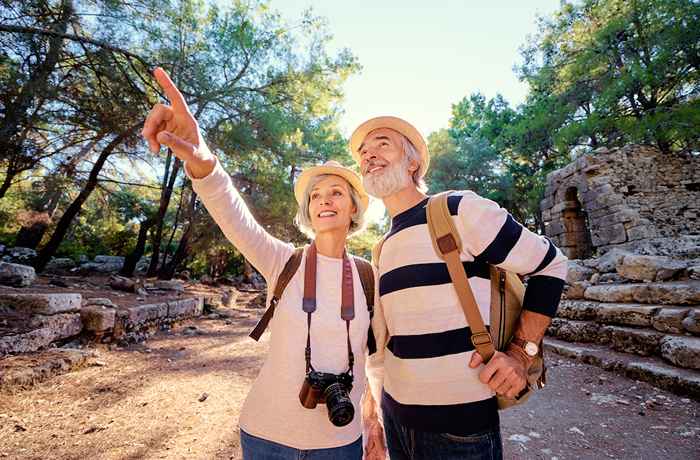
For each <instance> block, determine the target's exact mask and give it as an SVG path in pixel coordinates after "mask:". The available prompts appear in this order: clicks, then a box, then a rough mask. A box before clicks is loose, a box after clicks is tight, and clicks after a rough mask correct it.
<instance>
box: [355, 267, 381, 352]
mask: <svg viewBox="0 0 700 460" xmlns="http://www.w3.org/2000/svg"><path fill="white" fill-rule="evenodd" d="M353 259H355V266H356V267H357V273H358V274H359V275H360V283H361V284H362V290H364V291H365V299H366V300H367V310H368V311H369V320H370V326H369V332H368V333H367V348H368V350H369V354H370V355H371V354H373V353H374V352H376V351H377V341H376V339H375V338H374V332H373V331H372V317H373V316H374V271H373V270H372V264H370V263H369V262H368V261H366V260H365V259H363V258H362V257H357V256H353Z"/></svg>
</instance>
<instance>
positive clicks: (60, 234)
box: [34, 120, 143, 272]
mask: <svg viewBox="0 0 700 460" xmlns="http://www.w3.org/2000/svg"><path fill="white" fill-rule="evenodd" d="M142 124H143V120H139V122H138V123H136V124H134V125H132V126H131V127H130V128H129V129H127V130H126V131H124V132H123V133H121V134H119V135H118V136H117V137H115V138H114V139H113V140H112V142H110V143H109V144H107V146H106V147H105V148H104V150H102V153H100V156H99V157H98V158H97V161H95V164H94V165H93V166H92V169H91V170H90V175H89V176H88V180H87V182H85V186H84V187H83V189H82V190H81V191H80V193H79V194H78V196H77V197H76V198H75V200H73V202H72V203H71V204H70V205H69V206H68V208H67V209H66V211H65V212H64V213H63V215H62V216H61V219H60V220H59V221H58V223H57V224H56V229H55V230H54V232H53V235H51V238H50V239H49V241H48V243H46V245H45V246H44V247H43V248H42V249H41V251H39V254H38V256H37V259H36V262H35V265H34V267H35V268H36V270H37V271H39V272H41V271H43V270H44V268H45V267H46V264H47V263H48V262H49V260H51V257H53V255H54V254H55V253H56V251H57V250H58V246H59V245H60V244H61V242H62V241H63V238H64V237H65V236H66V233H68V228H69V227H70V224H71V222H73V219H74V218H75V216H77V215H78V213H79V212H80V209H81V208H82V206H83V203H85V200H87V199H88V197H89V196H90V194H91V193H92V191H93V190H95V187H96V186H97V182H98V179H97V176H98V175H99V174H100V171H101V170H102V167H103V166H104V164H105V162H106V161H107V158H109V156H110V155H111V154H112V153H114V150H115V149H116V148H117V147H118V146H119V144H121V143H122V142H123V141H124V140H125V139H126V138H128V137H129V136H131V135H132V134H133V133H134V132H135V131H136V130H137V129H138V128H139V127H140V126H141V125H142Z"/></svg>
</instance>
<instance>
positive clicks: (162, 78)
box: [153, 67, 190, 112]
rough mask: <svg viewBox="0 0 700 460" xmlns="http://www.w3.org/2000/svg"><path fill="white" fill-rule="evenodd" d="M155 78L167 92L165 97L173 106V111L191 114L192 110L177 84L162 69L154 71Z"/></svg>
mask: <svg viewBox="0 0 700 460" xmlns="http://www.w3.org/2000/svg"><path fill="white" fill-rule="evenodd" d="M153 76H154V77H156V81H158V84H159V85H160V87H161V88H163V91H165V95H166V96H167V97H168V100H169V101H170V103H171V104H172V105H173V109H175V110H184V111H186V112H189V110H190V109H189V108H188V107H187V102H186V101H185V98H184V97H183V96H182V93H181V92H180V90H179V89H177V86H175V83H173V81H172V80H171V79H170V76H169V75H168V73H167V72H166V71H165V70H163V69H162V68H161V67H156V70H154V71H153Z"/></svg>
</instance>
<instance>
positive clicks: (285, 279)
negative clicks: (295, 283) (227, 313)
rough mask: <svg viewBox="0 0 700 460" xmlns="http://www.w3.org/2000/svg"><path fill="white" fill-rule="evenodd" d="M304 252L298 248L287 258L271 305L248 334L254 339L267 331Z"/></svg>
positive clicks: (278, 278) (257, 338)
mask: <svg viewBox="0 0 700 460" xmlns="http://www.w3.org/2000/svg"><path fill="white" fill-rule="evenodd" d="M303 253H304V248H296V249H295V250H294V252H293V253H292V255H291V256H290V257H289V259H287V263H286V264H285V265H284V268H283V269H282V272H281V273H280V274H279V276H278V277H277V284H276V285H275V289H274V290H273V294H272V299H271V300H270V306H269V307H268V308H267V310H265V313H264V314H263V316H262V318H260V321H258V324H256V325H255V328H253V330H252V331H251V332H250V334H248V335H249V336H250V337H251V338H252V339H253V340H255V341H258V340H260V337H261V336H262V335H263V332H265V329H267V326H268V325H269V324H270V321H271V320H272V317H273V316H274V314H275V308H276V307H277V302H279V300H280V298H281V297H282V293H283V292H284V290H285V288H286V287H287V285H288V284H289V282H290V281H291V279H292V277H293V276H294V274H295V273H296V272H297V270H298V269H299V265H301V259H302V256H303Z"/></svg>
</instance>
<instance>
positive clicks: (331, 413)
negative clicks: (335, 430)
mask: <svg viewBox="0 0 700 460" xmlns="http://www.w3.org/2000/svg"><path fill="white" fill-rule="evenodd" d="M324 395H325V398H326V406H328V418H329V419H330V421H331V423H332V424H333V425H335V426H345V425H347V424H348V423H350V422H351V421H352V418H353V417H354V416H355V408H354V407H353V406H352V401H351V400H350V396H349V395H348V392H347V390H346V389H345V387H344V386H343V384H341V383H333V384H331V385H328V387H327V388H326V391H325V392H324Z"/></svg>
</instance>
